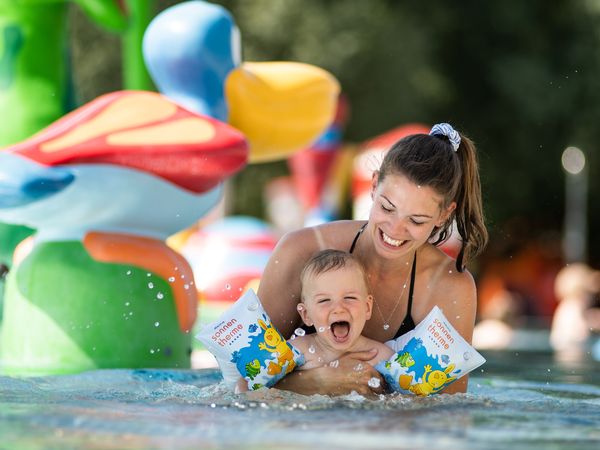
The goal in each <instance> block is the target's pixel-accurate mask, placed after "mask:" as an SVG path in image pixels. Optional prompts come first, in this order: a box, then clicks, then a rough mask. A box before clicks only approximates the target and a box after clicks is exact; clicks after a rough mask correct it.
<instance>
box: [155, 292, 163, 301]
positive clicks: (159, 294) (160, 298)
mask: <svg viewBox="0 0 600 450" xmlns="http://www.w3.org/2000/svg"><path fill="white" fill-rule="evenodd" d="M156 298H157V299H159V300H162V299H163V298H165V294H163V293H162V292H157V293H156Z"/></svg>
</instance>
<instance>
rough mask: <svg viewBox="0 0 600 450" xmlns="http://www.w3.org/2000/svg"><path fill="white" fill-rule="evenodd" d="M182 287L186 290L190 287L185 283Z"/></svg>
mask: <svg viewBox="0 0 600 450" xmlns="http://www.w3.org/2000/svg"><path fill="white" fill-rule="evenodd" d="M183 288H184V289H185V290H186V291H187V290H188V289H189V288H190V285H189V284H187V283H186V284H184V285H183Z"/></svg>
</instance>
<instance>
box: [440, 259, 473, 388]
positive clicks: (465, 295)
mask: <svg viewBox="0 0 600 450" xmlns="http://www.w3.org/2000/svg"><path fill="white" fill-rule="evenodd" d="M447 267H448V266H446V268H444V269H442V270H443V272H442V273H443V275H441V276H440V279H439V282H438V283H435V290H434V294H433V295H434V299H433V303H432V304H434V305H438V306H439V307H440V308H441V309H442V311H443V313H444V315H445V316H446V318H447V319H448V321H450V323H451V324H452V326H453V327H454V328H456V331H458V333H459V334H460V335H461V336H462V337H463V338H464V339H465V340H466V341H467V342H468V343H469V344H471V341H472V338H473V328H474V327H475V315H476V313H477V288H476V286H475V281H474V280H473V277H472V275H471V274H470V273H469V272H468V271H467V270H465V271H464V272H457V271H456V270H455V269H454V268H451V269H448V270H446V269H447ZM468 384H469V377H468V376H467V375H465V376H464V377H462V378H461V379H460V380H457V381H455V382H454V383H452V384H451V385H449V386H448V387H447V388H445V389H444V390H443V391H442V393H444V394H456V393H464V392H466V391H467V386H468Z"/></svg>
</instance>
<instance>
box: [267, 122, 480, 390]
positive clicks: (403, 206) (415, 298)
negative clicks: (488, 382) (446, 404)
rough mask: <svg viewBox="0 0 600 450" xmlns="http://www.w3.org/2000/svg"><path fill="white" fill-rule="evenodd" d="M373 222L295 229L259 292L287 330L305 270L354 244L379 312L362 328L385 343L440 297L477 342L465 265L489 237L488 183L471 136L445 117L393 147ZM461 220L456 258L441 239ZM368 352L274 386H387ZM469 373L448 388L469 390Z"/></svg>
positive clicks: (292, 325)
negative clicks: (326, 253)
mask: <svg viewBox="0 0 600 450" xmlns="http://www.w3.org/2000/svg"><path fill="white" fill-rule="evenodd" d="M371 196H372V199H373V206H372V207H371V211H370V214H369V220H368V221H367V222H364V221H351V220H348V221H337V222H332V223H328V224H324V225H320V226H317V227H314V228H305V229H301V230H298V231H294V232H291V233H288V234H287V235H286V236H284V237H283V238H282V239H281V241H280V242H279V244H278V245H277V247H276V249H275V251H274V253H273V255H272V256H271V258H270V260H269V263H268V264H267V267H266V268H265V271H264V273H263V277H262V280H261V283H260V287H259V292H258V296H259V298H260V299H261V301H262V303H263V305H264V307H265V310H266V311H267V313H268V314H269V316H270V318H271V320H272V321H273V324H274V325H275V326H276V327H277V328H278V329H279V330H280V331H281V333H282V334H283V335H284V336H290V335H291V334H292V333H293V332H294V330H295V329H296V328H297V327H298V326H299V325H300V322H299V319H298V314H297V313H296V305H297V304H298V302H299V301H300V272H301V270H302V267H303V266H304V264H305V263H306V261H307V260H308V259H309V258H310V257H311V256H312V255H313V254H314V253H315V252H317V251H319V250H322V249H325V248H333V249H339V250H347V251H350V252H351V253H353V254H354V255H355V256H356V257H357V258H358V259H359V260H360V261H361V262H362V263H363V265H364V266H365V268H366V270H367V275H368V278H369V281H370V283H371V291H372V293H373V296H374V306H373V309H374V310H375V311H374V314H373V316H372V317H371V319H370V320H369V321H368V322H367V324H366V326H365V329H364V331H363V334H364V335H365V336H366V337H368V338H371V339H374V340H377V341H379V342H385V341H387V340H390V339H393V338H394V337H397V336H400V335H401V334H404V333H406V332H407V331H410V330H411V329H413V328H414V326H415V324H416V323H419V322H420V321H421V320H422V319H423V318H424V317H425V316H426V315H427V313H429V311H431V309H432V308H433V307H434V306H435V305H437V306H439V307H440V308H441V309H442V310H443V311H444V314H445V315H446V317H447V318H448V320H449V321H450V322H451V323H452V325H454V327H455V328H456V329H457V331H458V332H459V333H460V334H461V335H462V336H463V337H464V338H465V339H466V340H467V341H468V342H471V337H472V333H473V326H474V322H475V312H476V308H477V298H476V289H475V283H474V281H473V278H472V276H471V274H470V273H469V272H468V271H466V270H465V269H464V265H465V263H466V262H467V261H469V260H470V259H472V258H473V257H474V256H476V255H477V254H478V253H479V252H480V251H481V250H482V249H483V247H484V246H485V244H486V242H487V231H486V229H485V225H484V223H483V212H482V205H481V186H480V182H479V171H478V164H477V156H476V153H475V147H474V145H473V143H472V142H471V141H470V140H469V139H467V138H466V137H464V136H461V135H460V134H459V133H458V132H457V131H455V130H454V129H453V128H452V127H451V126H450V125H448V124H438V125H435V126H434V127H433V128H432V130H431V132H430V134H429V135H426V134H416V135H411V136H407V137H405V138H403V139H401V140H400V141H398V142H397V143H396V144H394V145H393V146H392V148H391V149H390V150H389V151H388V153H387V154H386V156H385V158H384V160H383V162H382V164H381V167H380V168H379V170H378V171H376V172H375V173H374V174H373V181H372V188H371ZM453 221H455V222H456V227H457V230H458V232H459V234H460V237H461V240H462V247H461V251H460V253H459V255H458V257H457V260H456V261H454V260H452V259H451V258H450V257H448V256H447V255H446V254H444V253H443V252H442V251H441V250H439V249H438V248H437V247H436V245H438V244H440V243H442V242H444V240H445V239H446V238H447V237H448V236H449V234H450V232H451V230H452V223H453ZM375 352H376V350H372V351H371V352H361V353H353V354H348V355H347V356H345V357H344V358H341V359H340V360H339V364H335V365H334V366H335V367H332V366H331V365H330V366H326V367H320V368H315V369H311V370H307V371H302V372H298V373H292V374H290V375H289V376H287V377H286V378H285V379H284V380H283V381H282V382H280V383H279V384H278V385H277V387H279V388H282V389H288V390H292V391H295V392H299V393H304V394H313V393H321V394H343V393H348V392H350V391H352V390H354V391H357V392H359V393H361V394H371V393H372V392H375V393H378V392H380V391H381V388H380V387H371V386H370V385H373V386H376V385H377V383H372V382H370V380H371V379H372V378H373V377H379V374H378V373H377V371H375V369H374V368H373V367H371V366H370V365H369V364H367V363H366V362H365V361H369V360H372V359H373V358H374V355H373V353H375ZM467 382H468V380H467V377H466V376H465V377H463V378H461V379H460V380H458V381H457V382H455V383H453V384H452V385H450V386H449V387H448V388H446V389H445V390H444V392H445V393H454V392H465V391H466V388H467Z"/></svg>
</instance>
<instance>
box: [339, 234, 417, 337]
mask: <svg viewBox="0 0 600 450" xmlns="http://www.w3.org/2000/svg"><path fill="white" fill-rule="evenodd" d="M366 226H367V224H366V223H365V224H364V225H363V226H362V227H360V229H359V230H358V232H357V233H356V236H354V240H353V241H352V245H351V246H350V251H349V252H350V253H352V252H353V251H354V247H355V246H356V243H357V242H358V238H359V237H360V235H361V234H362V232H363V230H364V229H365V227H366ZM416 271H417V252H415V257H414V258H413V263H412V269H411V272H410V288H409V290H408V306H407V307H406V316H404V320H402V323H401V324H400V328H398V331H397V332H396V335H395V336H394V339H396V338H398V337H400V336H402V335H403V334H405V333H408V332H409V331H411V330H414V329H415V321H414V320H413V318H412V313H411V311H412V301H413V291H414V287H415V273H416Z"/></svg>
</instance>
